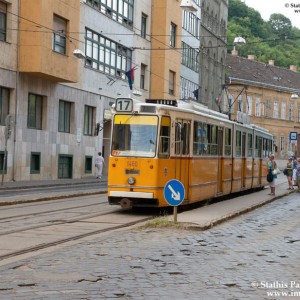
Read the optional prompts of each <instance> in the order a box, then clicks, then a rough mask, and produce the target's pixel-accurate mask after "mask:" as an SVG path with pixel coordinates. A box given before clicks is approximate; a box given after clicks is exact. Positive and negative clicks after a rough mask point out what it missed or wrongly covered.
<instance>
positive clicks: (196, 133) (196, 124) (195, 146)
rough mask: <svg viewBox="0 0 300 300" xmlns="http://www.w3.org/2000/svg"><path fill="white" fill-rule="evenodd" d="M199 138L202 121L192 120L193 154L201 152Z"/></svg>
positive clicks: (200, 137)
mask: <svg viewBox="0 0 300 300" xmlns="http://www.w3.org/2000/svg"><path fill="white" fill-rule="evenodd" d="M201 139H202V123H201V122H197V121H195V122H194V134H193V154H194V155H200V154H201V152H202V151H201Z"/></svg>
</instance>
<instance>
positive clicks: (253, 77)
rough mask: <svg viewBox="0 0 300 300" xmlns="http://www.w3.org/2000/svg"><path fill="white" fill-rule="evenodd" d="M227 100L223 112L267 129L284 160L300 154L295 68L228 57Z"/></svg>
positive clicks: (299, 84)
mask: <svg viewBox="0 0 300 300" xmlns="http://www.w3.org/2000/svg"><path fill="white" fill-rule="evenodd" d="M226 64H227V71H226V72H227V77H226V92H227V96H228V97H227V98H226V99H224V101H223V102H222V103H221V107H222V111H223V112H225V113H228V114H229V115H230V117H231V119H232V120H237V121H238V122H244V121H246V122H251V123H252V124H255V125H257V126H260V127H263V128H266V129H267V130H269V131H270V133H272V134H273V136H274V145H275V147H274V151H275V153H276V156H277V157H278V158H280V159H286V158H288V157H289V156H291V155H299V153H297V152H298V151H297V140H296V138H297V136H298V134H299V133H300V102H299V96H298V95H299V93H300V73H299V72H297V67H296V66H294V65H292V66H290V68H289V69H285V68H280V67H276V66H275V65H274V64H275V62H274V60H269V62H268V63H261V62H257V61H255V59H254V56H253V55H249V56H248V58H243V57H239V56H237V52H234V53H233V55H228V56H227V58H226Z"/></svg>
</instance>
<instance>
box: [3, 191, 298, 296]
mask: <svg viewBox="0 0 300 300" xmlns="http://www.w3.org/2000/svg"><path fill="white" fill-rule="evenodd" d="M299 209H300V202H299V194H298V193H294V194H290V195H288V196H286V197H284V198H282V199H279V200H277V201H275V202H272V203H270V204H268V205H265V206H263V207H261V208H259V209H257V210H255V211H253V212H251V213H248V214H245V215H242V216H240V217H237V218H235V219H233V220H231V221H228V222H226V223H223V224H221V225H218V226H216V227H214V228H212V229H210V230H207V231H204V232H199V231H185V230H171V229H148V230H139V229H134V230H129V231H119V232H117V233H115V234H114V235H113V236H110V237H108V236H107V237H105V238H95V239H94V240H93V241H89V242H84V243H81V244H78V245H75V246H70V247H66V248H63V249H60V250H58V251H55V252H53V253H46V254H42V255H40V256H37V257H32V258H30V259H26V260H23V261H21V262H18V263H13V264H10V265H6V266H3V267H1V268H0V272H1V283H0V298H1V299H5V300H6V299H166V300H167V299H205V300H207V299H300V270H299V265H298V262H299V260H300V226H299V225H300V218H299Z"/></svg>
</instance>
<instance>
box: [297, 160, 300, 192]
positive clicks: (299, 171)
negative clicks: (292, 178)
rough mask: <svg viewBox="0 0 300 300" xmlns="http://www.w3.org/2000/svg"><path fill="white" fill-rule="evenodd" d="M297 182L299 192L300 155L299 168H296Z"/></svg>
mask: <svg viewBox="0 0 300 300" xmlns="http://www.w3.org/2000/svg"><path fill="white" fill-rule="evenodd" d="M296 179H297V180H296V184H297V186H298V192H299V193H300V157H298V160H297V168H296Z"/></svg>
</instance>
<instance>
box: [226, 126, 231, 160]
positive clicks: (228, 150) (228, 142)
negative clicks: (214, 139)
mask: <svg viewBox="0 0 300 300" xmlns="http://www.w3.org/2000/svg"><path fill="white" fill-rule="evenodd" d="M225 155H226V156H231V129H230V128H225Z"/></svg>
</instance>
